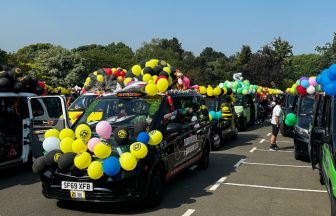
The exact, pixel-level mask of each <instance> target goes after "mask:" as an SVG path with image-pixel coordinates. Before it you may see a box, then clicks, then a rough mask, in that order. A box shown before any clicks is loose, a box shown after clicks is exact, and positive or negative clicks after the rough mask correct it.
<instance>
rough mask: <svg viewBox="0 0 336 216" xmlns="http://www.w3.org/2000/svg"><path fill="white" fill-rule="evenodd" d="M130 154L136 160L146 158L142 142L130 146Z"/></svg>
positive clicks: (144, 146)
mask: <svg viewBox="0 0 336 216" xmlns="http://www.w3.org/2000/svg"><path fill="white" fill-rule="evenodd" d="M130 151H131V154H132V155H134V157H136V158H137V159H141V158H144V157H146V155H147V153H148V149H147V146H146V145H145V144H143V143H142V142H135V143H133V144H132V145H131V146H130Z"/></svg>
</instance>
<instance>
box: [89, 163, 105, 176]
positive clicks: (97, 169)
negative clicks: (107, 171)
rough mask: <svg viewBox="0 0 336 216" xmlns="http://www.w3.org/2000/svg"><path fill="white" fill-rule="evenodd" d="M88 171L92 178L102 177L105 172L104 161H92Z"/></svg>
mask: <svg viewBox="0 0 336 216" xmlns="http://www.w3.org/2000/svg"><path fill="white" fill-rule="evenodd" d="M87 172H88V175H89V177H90V178H91V179H94V180H97V179H100V178H101V177H102V176H103V174H104V172H103V165H102V163H101V162H99V161H93V162H92V163H90V165H89V167H88V169H87Z"/></svg>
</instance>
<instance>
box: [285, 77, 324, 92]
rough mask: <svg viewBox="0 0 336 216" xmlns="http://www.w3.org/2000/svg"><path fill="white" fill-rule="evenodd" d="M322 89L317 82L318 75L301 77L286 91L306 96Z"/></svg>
mask: <svg viewBox="0 0 336 216" xmlns="http://www.w3.org/2000/svg"><path fill="white" fill-rule="evenodd" d="M319 91H321V86H320V85H319V84H318V83H317V81H316V77H315V76H312V77H309V78H308V77H301V78H300V79H298V80H297V81H296V83H295V84H293V85H292V87H291V88H287V89H286V92H287V93H290V94H298V95H301V96H305V95H307V94H309V95H312V94H314V93H315V92H319Z"/></svg>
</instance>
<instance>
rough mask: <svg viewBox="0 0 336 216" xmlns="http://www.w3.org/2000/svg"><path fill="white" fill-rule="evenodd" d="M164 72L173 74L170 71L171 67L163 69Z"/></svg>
mask: <svg viewBox="0 0 336 216" xmlns="http://www.w3.org/2000/svg"><path fill="white" fill-rule="evenodd" d="M163 71H166V72H167V73H168V74H170V73H171V69H170V67H164V68H163Z"/></svg>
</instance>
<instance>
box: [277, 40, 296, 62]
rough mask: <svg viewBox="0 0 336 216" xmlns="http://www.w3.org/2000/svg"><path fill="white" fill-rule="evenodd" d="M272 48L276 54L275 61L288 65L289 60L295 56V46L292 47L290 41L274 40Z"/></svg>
mask: <svg viewBox="0 0 336 216" xmlns="http://www.w3.org/2000/svg"><path fill="white" fill-rule="evenodd" d="M272 46H273V50H274V52H275V55H274V60H275V61H278V62H281V63H286V62H288V59H289V58H290V57H292V56H293V52H292V49H293V46H291V45H290V44H289V42H288V41H284V40H282V39H281V38H280V37H278V38H275V39H274V41H273V42H272Z"/></svg>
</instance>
